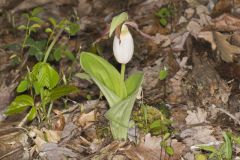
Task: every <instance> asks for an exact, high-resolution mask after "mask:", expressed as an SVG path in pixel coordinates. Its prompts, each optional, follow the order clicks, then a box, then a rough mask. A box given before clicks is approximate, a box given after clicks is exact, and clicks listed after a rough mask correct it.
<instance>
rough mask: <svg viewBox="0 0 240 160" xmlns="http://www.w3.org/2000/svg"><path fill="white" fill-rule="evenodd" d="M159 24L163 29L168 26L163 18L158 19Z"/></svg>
mask: <svg viewBox="0 0 240 160" xmlns="http://www.w3.org/2000/svg"><path fill="white" fill-rule="evenodd" d="M159 23H160V24H161V25H162V26H163V27H165V26H166V25H167V24H168V21H167V20H166V19H165V18H160V19H159Z"/></svg>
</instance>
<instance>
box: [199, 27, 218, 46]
mask: <svg viewBox="0 0 240 160" xmlns="http://www.w3.org/2000/svg"><path fill="white" fill-rule="evenodd" d="M198 38H202V39H204V40H206V41H207V42H209V43H210V44H211V47H212V50H215V49H216V48H217V46H216V43H215V41H214V38H213V33H212V32H211V31H203V32H200V33H198Z"/></svg>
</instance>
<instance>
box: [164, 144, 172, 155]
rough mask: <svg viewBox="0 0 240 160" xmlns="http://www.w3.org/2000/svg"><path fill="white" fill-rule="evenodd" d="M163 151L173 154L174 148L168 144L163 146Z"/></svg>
mask: <svg viewBox="0 0 240 160" xmlns="http://www.w3.org/2000/svg"><path fill="white" fill-rule="evenodd" d="M165 151H166V152H167V154H168V155H170V156H172V155H173V154H174V150H173V148H172V147H170V146H166V147H165Z"/></svg>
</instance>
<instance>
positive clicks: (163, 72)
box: [159, 67, 168, 81]
mask: <svg viewBox="0 0 240 160" xmlns="http://www.w3.org/2000/svg"><path fill="white" fill-rule="evenodd" d="M167 76H168V69H167V68H166V67H164V68H163V69H161V70H160V72H159V79H160V80H161V81H162V80H165V79H166V78H167Z"/></svg>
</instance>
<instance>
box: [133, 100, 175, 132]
mask: <svg viewBox="0 0 240 160" xmlns="http://www.w3.org/2000/svg"><path fill="white" fill-rule="evenodd" d="M132 118H133V120H134V121H135V123H136V125H137V127H138V128H139V129H140V131H143V132H144V133H145V134H146V133H151V134H152V135H164V134H166V133H169V132H170V129H169V128H170V125H171V124H172V121H171V120H169V119H168V118H167V117H166V116H165V114H163V113H162V111H161V110H159V109H157V108H154V107H152V106H149V105H145V104H142V105H141V108H140V109H139V110H135V111H133V116H132Z"/></svg>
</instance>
